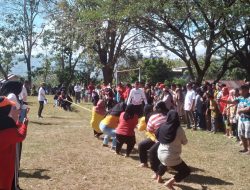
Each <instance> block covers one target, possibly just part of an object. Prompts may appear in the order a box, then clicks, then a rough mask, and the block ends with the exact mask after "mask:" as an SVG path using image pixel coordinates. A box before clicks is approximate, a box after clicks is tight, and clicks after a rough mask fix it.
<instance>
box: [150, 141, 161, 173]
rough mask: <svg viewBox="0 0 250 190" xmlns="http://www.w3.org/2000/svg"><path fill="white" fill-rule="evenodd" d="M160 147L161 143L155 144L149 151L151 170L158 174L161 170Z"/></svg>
mask: <svg viewBox="0 0 250 190" xmlns="http://www.w3.org/2000/svg"><path fill="white" fill-rule="evenodd" d="M159 146H160V143H159V142H157V143H155V144H154V145H153V146H152V147H151V148H150V149H149V162H150V166H151V169H152V170H153V171H154V172H155V173H158V171H159V168H160V167H161V162H160V160H159V159H158V153H157V151H158V148H159Z"/></svg>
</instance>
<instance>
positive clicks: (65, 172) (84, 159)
mask: <svg viewBox="0 0 250 190" xmlns="http://www.w3.org/2000/svg"><path fill="white" fill-rule="evenodd" d="M29 100H30V107H31V110H30V113H29V119H30V122H29V128H28V134H27V138H26V140H25V142H24V144H23V153H22V161H21V179H20V186H21V188H23V189H24V190H38V189H39V190H54V189H58V190H64V189H65V190H85V189H88V190H111V189H112V190H156V189H160V190H161V189H166V188H165V187H163V185H162V184H157V183H156V182H155V181H153V180H152V179H150V177H151V176H152V172H151V170H150V169H141V168H137V167H136V166H137V165H138V164H139V161H138V154H137V153H136V151H135V153H133V154H132V155H131V157H130V158H124V157H121V156H116V155H115V154H114V153H112V152H110V151H109V150H108V148H103V147H102V146H101V145H102V142H101V141H100V140H97V139H95V138H94V137H93V131H92V129H91V128H90V126H89V121H90V117H91V114H90V112H89V111H87V110H83V109H80V108H78V107H74V111H73V112H65V111H63V110H61V109H59V108H53V104H52V101H53V100H52V97H49V104H47V105H45V109H44V114H43V116H44V118H43V119H38V118H37V109H38V103H37V102H36V98H34V97H30V98H29ZM81 105H82V106H85V107H88V108H91V105H90V104H88V105H87V104H81ZM186 134H187V137H188V140H189V143H188V145H186V146H185V147H184V148H183V154H182V158H183V159H184V160H185V161H186V163H187V164H188V165H189V166H191V167H192V171H193V172H192V175H191V176H190V177H188V178H187V179H186V180H185V181H184V182H182V183H180V184H179V185H178V186H176V189H184V190H194V189H197V190H198V189H203V190H210V189H219V190H227V189H228V190H250V157H249V156H246V155H241V154H239V153H238V150H239V149H240V147H239V145H238V144H237V143H235V142H234V141H235V140H233V139H228V138H225V137H223V135H222V134H216V135H214V134H209V133H207V132H200V131H191V130H186ZM143 138H144V134H143V133H137V142H140V141H141V140H142V139H143ZM135 148H136V149H137V146H136V147H135ZM171 176H172V175H171V174H169V173H166V174H165V176H164V179H165V180H167V179H169V178H170V177H171Z"/></svg>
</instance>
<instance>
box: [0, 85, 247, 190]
mask: <svg viewBox="0 0 250 190" xmlns="http://www.w3.org/2000/svg"><path fill="white" fill-rule="evenodd" d="M28 88H29V86H28V82H27V81H25V82H24V83H21V82H18V81H8V82H6V83H4V84H3V85H2V87H1V90H0V121H1V123H0V145H1V146H0V189H7V190H10V189H15V190H16V189H17V190H18V189H19V182H18V176H19V172H18V171H19V166H20V159H21V150H22V143H21V142H22V141H23V140H24V139H25V136H26V132H27V126H28V119H27V113H28V111H29V108H28V105H27V98H28V93H27V89H28ZM73 90H74V92H73V93H72V92H69V90H67V89H66V87H65V86H63V85H62V86H61V87H60V88H59V89H57V91H56V92H55V96H54V106H60V107H62V109H64V110H66V111H71V104H73V103H74V104H78V103H80V102H82V101H84V102H92V103H93V109H92V118H91V122H90V123H91V126H92V128H93V131H94V136H95V137H96V138H98V139H99V138H100V137H101V136H102V135H103V142H102V146H103V147H110V150H111V151H112V152H114V153H116V154H117V155H123V151H122V146H123V145H124V144H126V145H127V148H126V151H125V153H124V156H125V157H129V156H130V154H131V152H132V151H133V149H134V146H135V144H136V135H135V134H136V133H135V129H138V131H141V132H145V135H146V138H145V139H144V140H143V141H141V142H139V143H138V152H139V160H140V163H139V164H138V167H146V168H148V167H150V168H151V169H152V171H153V172H154V175H153V176H152V177H153V178H154V179H155V180H156V181H157V182H159V183H162V182H163V179H162V176H163V175H164V173H165V172H166V171H167V169H168V168H169V167H170V168H172V169H173V170H176V171H177V173H176V174H175V176H174V177H173V178H171V179H169V180H168V181H167V182H166V183H165V186H166V187H168V188H169V189H174V187H173V185H174V184H175V183H176V182H180V181H182V180H183V179H184V178H186V177H187V176H188V175H189V174H190V168H189V167H188V166H187V164H186V163H185V162H184V161H183V160H182V159H181V152H182V145H185V144H187V142H188V140H187V137H186V135H185V131H184V127H182V126H181V123H183V125H184V124H185V126H186V129H191V130H203V131H208V132H211V133H217V132H222V133H224V135H225V136H226V137H228V138H234V139H235V140H236V141H238V142H239V143H241V144H242V147H243V148H242V150H240V152H241V153H243V154H246V155H250V96H249V94H250V93H249V83H247V82H246V83H245V84H244V85H242V86H241V87H240V88H239V89H232V88H230V86H226V85H225V84H222V83H217V84H210V83H208V82H206V83H205V84H203V85H201V86H198V85H197V84H195V83H188V84H186V85H185V86H181V85H176V84H172V85H170V86H167V85H164V84H163V83H157V84H155V85H152V84H149V83H147V84H143V83H140V82H135V83H134V84H133V85H131V84H127V85H124V84H122V83H119V84H118V85H117V86H115V87H112V86H111V85H105V84H103V85H97V86H94V84H93V83H90V84H89V85H88V86H85V87H82V86H81V85H80V84H76V85H75V86H74V88H73ZM37 95H38V102H39V109H38V117H39V118H42V117H43V116H42V111H43V107H44V104H46V103H47V99H46V88H45V83H42V84H41V86H40V88H39V89H38V91H37ZM71 96H74V99H75V100H73V98H71ZM73 101H74V102H73ZM9 137H11V138H9ZM110 140H111V141H112V142H111V144H110V145H109V141H110Z"/></svg>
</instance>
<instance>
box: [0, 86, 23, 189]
mask: <svg viewBox="0 0 250 190" xmlns="http://www.w3.org/2000/svg"><path fill="white" fill-rule="evenodd" d="M22 89H23V84H22V83H21V82H20V81H7V82H5V83H4V84H3V86H2V88H1V91H0V95H1V96H6V97H7V99H9V100H11V101H12V102H14V103H15V106H12V107H11V111H10V113H9V116H10V117H11V118H12V119H13V120H14V122H15V123H16V122H17V121H18V119H19V115H20V112H21V106H22V105H21V102H20V100H19V94H20V93H21V92H22ZM21 152H22V143H17V144H16V166H15V179H14V181H13V188H14V189H19V185H18V183H19V181H18V170H19V167H20V160H21Z"/></svg>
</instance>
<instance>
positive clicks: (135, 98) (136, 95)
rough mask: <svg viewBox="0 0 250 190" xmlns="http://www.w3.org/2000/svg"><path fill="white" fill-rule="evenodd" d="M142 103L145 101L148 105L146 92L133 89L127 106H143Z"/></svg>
mask: <svg viewBox="0 0 250 190" xmlns="http://www.w3.org/2000/svg"><path fill="white" fill-rule="evenodd" d="M142 101H144V103H145V104H148V101H147V98H146V96H145V93H144V91H143V90H142V89H140V88H139V89H136V88H133V89H132V90H131V91H130V94H129V97H128V102H127V104H133V105H141V104H142Z"/></svg>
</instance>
